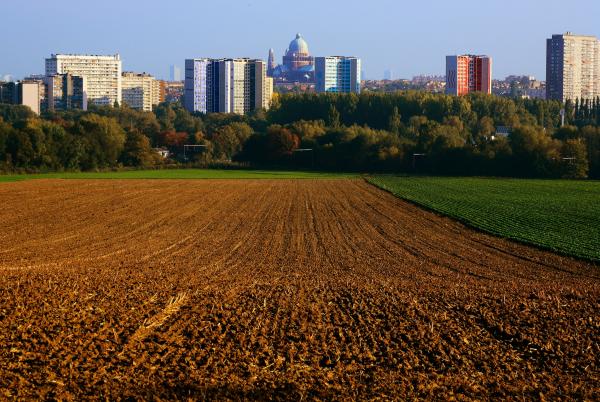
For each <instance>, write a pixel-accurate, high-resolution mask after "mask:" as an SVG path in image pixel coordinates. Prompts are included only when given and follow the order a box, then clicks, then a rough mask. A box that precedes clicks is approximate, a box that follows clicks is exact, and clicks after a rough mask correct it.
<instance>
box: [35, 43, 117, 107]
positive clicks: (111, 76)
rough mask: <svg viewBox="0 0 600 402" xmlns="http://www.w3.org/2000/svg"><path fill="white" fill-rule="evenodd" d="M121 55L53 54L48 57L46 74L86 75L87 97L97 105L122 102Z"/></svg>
mask: <svg viewBox="0 0 600 402" xmlns="http://www.w3.org/2000/svg"><path fill="white" fill-rule="evenodd" d="M121 70H122V67H121V57H120V56H119V55H118V54H117V55H114V56H93V55H74V54H53V55H52V56H51V57H50V58H48V59H46V75H47V76H52V75H56V74H72V75H74V76H79V77H85V79H86V82H87V99H88V101H89V102H90V103H93V104H96V105H111V106H112V105H113V104H114V103H115V102H118V103H119V104H121V101H122V99H121Z"/></svg>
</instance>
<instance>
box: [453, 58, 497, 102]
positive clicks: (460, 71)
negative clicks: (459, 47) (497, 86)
mask: <svg viewBox="0 0 600 402" xmlns="http://www.w3.org/2000/svg"><path fill="white" fill-rule="evenodd" d="M469 92H483V93H487V94H491V93H492V58H491V57H488V56H473V55H462V56H446V93H447V94H449V95H457V96H460V95H465V94H468V93H469Z"/></svg>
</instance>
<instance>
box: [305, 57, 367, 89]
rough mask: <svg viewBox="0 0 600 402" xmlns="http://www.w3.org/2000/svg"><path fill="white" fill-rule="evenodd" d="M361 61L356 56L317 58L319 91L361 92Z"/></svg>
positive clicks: (316, 68) (316, 86)
mask: <svg viewBox="0 0 600 402" xmlns="http://www.w3.org/2000/svg"><path fill="white" fill-rule="evenodd" d="M360 81H361V62H360V59H359V58H356V57H345V56H330V57H316V58H315V89H316V91H317V92H339V93H360Z"/></svg>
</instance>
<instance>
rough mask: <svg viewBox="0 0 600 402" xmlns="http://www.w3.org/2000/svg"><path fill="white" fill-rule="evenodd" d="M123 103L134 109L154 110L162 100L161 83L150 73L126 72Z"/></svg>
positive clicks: (123, 84) (123, 79)
mask: <svg viewBox="0 0 600 402" xmlns="http://www.w3.org/2000/svg"><path fill="white" fill-rule="evenodd" d="M122 87H123V103H124V104H126V105H127V106H129V107H130V108H132V109H138V110H144V111H147V112H151V111H152V106H154V105H158V103H159V101H160V84H159V83H158V81H157V80H156V79H155V78H154V77H153V76H152V75H150V74H146V73H141V74H140V73H132V72H124V73H123V78H122Z"/></svg>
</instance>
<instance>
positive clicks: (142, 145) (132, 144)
mask: <svg viewBox="0 0 600 402" xmlns="http://www.w3.org/2000/svg"><path fill="white" fill-rule="evenodd" d="M119 161H120V162H121V163H122V164H124V165H125V166H140V167H149V166H152V165H155V164H157V163H158V162H159V156H158V155H157V154H156V152H154V150H153V149H152V146H151V145H150V140H149V139H148V137H146V136H145V135H143V134H142V133H141V132H139V131H137V130H132V131H129V132H127V136H126V140H125V145H124V148H123V152H122V153H121V157H120V158H119Z"/></svg>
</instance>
